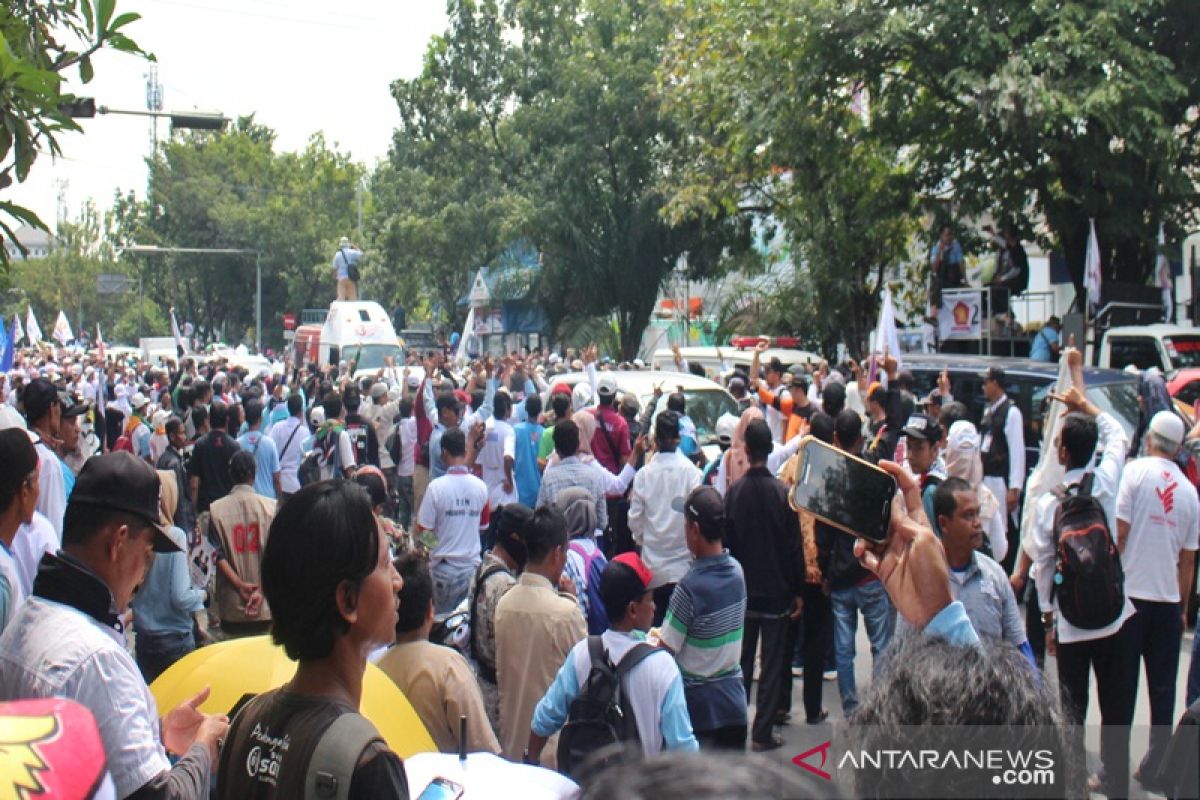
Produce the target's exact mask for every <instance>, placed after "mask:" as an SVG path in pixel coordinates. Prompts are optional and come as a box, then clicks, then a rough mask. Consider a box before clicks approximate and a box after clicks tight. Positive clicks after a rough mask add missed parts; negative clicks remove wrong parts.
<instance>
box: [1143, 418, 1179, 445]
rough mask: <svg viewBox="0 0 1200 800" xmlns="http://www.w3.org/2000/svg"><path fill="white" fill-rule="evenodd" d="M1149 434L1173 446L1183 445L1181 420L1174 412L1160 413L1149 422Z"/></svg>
mask: <svg viewBox="0 0 1200 800" xmlns="http://www.w3.org/2000/svg"><path fill="white" fill-rule="evenodd" d="M1150 432H1151V433H1153V434H1155V435H1157V436H1158V437H1159V438H1160V439H1162V440H1163V441H1166V442H1170V443H1171V444H1173V445H1179V444H1182V443H1183V435H1184V430H1183V420H1181V419H1180V418H1179V415H1178V414H1176V413H1175V412H1174V411H1160V412H1158V413H1157V414H1155V415H1154V417H1153V418H1152V419H1151V420H1150Z"/></svg>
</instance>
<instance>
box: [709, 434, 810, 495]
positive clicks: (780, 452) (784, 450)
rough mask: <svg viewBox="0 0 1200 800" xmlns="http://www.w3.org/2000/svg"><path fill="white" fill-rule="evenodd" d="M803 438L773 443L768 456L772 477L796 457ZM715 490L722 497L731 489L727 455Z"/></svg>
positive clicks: (719, 471)
mask: <svg viewBox="0 0 1200 800" xmlns="http://www.w3.org/2000/svg"><path fill="white" fill-rule="evenodd" d="M803 438H804V437H803V436H793V437H792V440H791V441H790V442H788V443H787V444H779V442H771V452H770V453H768V454H767V470H768V471H769V472H770V473H771V474H772V475H774V474H775V473H776V472H778V471H779V469H780V467H782V466H783V465H784V464H785V463H786V462H787V460H788V459H789V458H791V457H792V456H794V455H796V451H797V450H799V449H800V441H801V440H802V439H803ZM726 452H728V451H726ZM713 488H714V489H716V490H717V491H718V492H720V493H721V496H722V497H724V496H725V492H726V491H727V490H728V489H729V476H728V475H726V474H725V453H721V461H720V463H719V464H717V477H716V478H715V479H714V480H713Z"/></svg>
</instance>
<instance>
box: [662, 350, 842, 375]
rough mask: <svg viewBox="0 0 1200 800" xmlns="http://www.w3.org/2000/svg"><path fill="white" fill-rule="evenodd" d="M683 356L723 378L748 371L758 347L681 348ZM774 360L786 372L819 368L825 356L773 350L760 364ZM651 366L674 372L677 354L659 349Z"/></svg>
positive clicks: (763, 357) (705, 371) (762, 358)
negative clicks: (794, 368) (725, 374)
mask: <svg viewBox="0 0 1200 800" xmlns="http://www.w3.org/2000/svg"><path fill="white" fill-rule="evenodd" d="M718 350H719V351H721V355H720V357H719V358H718V357H717V351H718ZM679 354H680V355H681V356H683V358H684V360H686V361H687V362H688V363H689V364H699V365H700V366H702V367H704V374H705V375H707V376H708V377H710V378H720V376H721V371H722V370H723V369H733V368H734V367H742V368H743V369H745V370H747V371H748V370H749V369H750V361H751V359H753V358H754V348H753V347H737V346H734V345H730V346H728V347H681V348H679ZM772 358H778V359H779V361H780V363H782V364H783V368H784V369H787V368H788V367H790V366H792V365H793V364H806V365H812V367H813V368H814V369H815V368H816V366H817V365H818V364H820V363H821V356H819V355H817V354H816V353H810V352H808V351H807V350H795V349H792V348H786V347H770V348H767V350H766V352H764V353H763V354H762V355H761V356H759V364H760V365H761V366H764V367H765V366H766V365H767V364H769V363H770V362H771V359H772ZM649 366H650V367H652V368H653V369H659V370H673V369H675V354H674V353H672V352H671V351H670V350H655V351H654V355H653V356H652V357H651V359H650V365H649Z"/></svg>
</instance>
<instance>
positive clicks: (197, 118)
mask: <svg viewBox="0 0 1200 800" xmlns="http://www.w3.org/2000/svg"><path fill="white" fill-rule="evenodd" d="M60 108H61V110H62V111H63V112H64V113H65V114H66V115H67V116H69V117H72V118H76V119H90V118H92V117H94V116H96V115H97V114H124V115H127V116H131V117H154V118H159V117H165V118H167V119H169V120H171V128H172V129H175V128H188V129H191V130H198V131H222V130H225V126H226V125H227V124H228V123H229V117H227V116H225V115H224V114H222V113H221V112H219V111H137V110H133V109H124V108H109V107H108V106H98V105H96V99H95V98H94V97H77V98H74V99H73V100H71V101H70V102H67V103H63V104H62V106H60Z"/></svg>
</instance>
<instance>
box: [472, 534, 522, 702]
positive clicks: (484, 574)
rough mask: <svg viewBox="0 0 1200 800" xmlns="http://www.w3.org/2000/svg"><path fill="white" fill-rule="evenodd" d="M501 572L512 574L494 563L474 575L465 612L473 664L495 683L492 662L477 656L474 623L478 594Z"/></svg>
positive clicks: (475, 625) (506, 568) (490, 681)
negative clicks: (473, 586) (472, 586)
mask: <svg viewBox="0 0 1200 800" xmlns="http://www.w3.org/2000/svg"><path fill="white" fill-rule="evenodd" d="M499 518H500V515H499V514H497V515H496V516H495V517H493V518H492V519H499ZM501 572H508V573H509V574H510V575H511V574H512V572H511V571H510V570H509V569H508V567H505V566H503V565H500V564H494V565H492V566H490V567H488V568H487V569H484V570H482V571H481V572H480V573H479V574H478V575H476V576H475V591H473V592H472V593H471V604H470V605H469V606H468V607H467V608H468V612H467V613H468V616H469V617H470V620H471V631H470V650H471V658H472V659H474V661H475V666H476V667H478V668H479V674H480V675H482V676H483V677H484V679H485V680H487V681H488V682H489V683H496V667H495V665H493V664H485V663H483V660H482V659H481V658H480V657H479V643H478V642H477V641H476V636H475V634H476V632H477V631H478V630H479V626H478V625H477V624H476V620H478V619H479V595H480V593H481V592H482V591H483V589H484V587H485V586H486V585H487V581H488V578H490V577H492V576H493V575H498V574H499V573H501Z"/></svg>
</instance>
